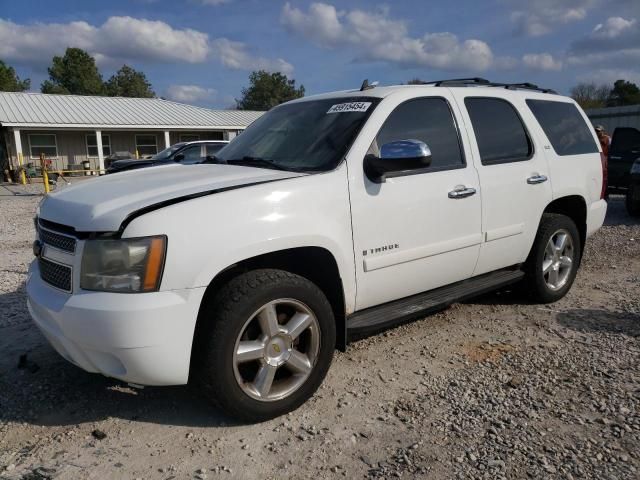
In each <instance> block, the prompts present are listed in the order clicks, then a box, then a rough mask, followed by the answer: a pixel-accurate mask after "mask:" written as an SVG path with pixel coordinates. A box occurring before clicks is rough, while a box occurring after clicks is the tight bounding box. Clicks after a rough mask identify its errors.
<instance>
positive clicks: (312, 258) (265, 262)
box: [191, 247, 347, 366]
mask: <svg viewBox="0 0 640 480" xmlns="http://www.w3.org/2000/svg"><path fill="white" fill-rule="evenodd" d="M258 268H275V269H279V270H285V271H288V272H291V273H295V274H296V275H300V276H302V277H305V278H306V279H308V280H310V281H311V282H313V283H315V284H316V285H317V286H318V288H320V290H322V292H323V293H324V294H325V295H326V297H327V299H328V300H329V303H330V304H331V308H332V310H333V314H334V317H335V321H336V348H338V349H339V350H342V351H344V350H345V349H346V342H347V339H346V307H345V296H344V295H345V294H344V286H343V282H342V278H341V276H340V270H339V268H338V263H337V261H336V259H335V257H334V256H333V254H332V253H331V252H330V251H329V250H327V249H325V248H323V247H295V248H288V249H284V250H278V251H275V252H269V253H265V254H261V255H257V256H255V257H250V258H247V259H244V260H242V261H239V262H236V263H234V264H232V265H229V266H228V267H227V268H225V269H223V270H222V271H220V272H219V273H218V274H217V275H216V276H215V277H214V278H213V279H212V280H211V282H210V283H209V285H208V286H207V288H206V291H205V294H204V296H203V299H202V303H201V305H200V309H199V313H198V319H197V322H196V327H195V331H194V335H193V346H192V353H191V359H192V362H191V363H192V366H193V358H194V352H195V350H196V349H197V339H198V338H199V334H200V332H201V331H202V329H203V325H204V322H205V321H206V320H205V319H204V318H201V314H202V311H203V306H204V304H205V302H207V301H208V299H209V298H211V295H212V294H213V292H215V291H217V290H218V289H219V288H220V287H221V286H222V285H224V284H226V283H228V282H229V281H230V280H232V279H233V278H235V277H236V276H238V275H241V274H243V273H246V272H248V271H251V270H255V269H258Z"/></svg>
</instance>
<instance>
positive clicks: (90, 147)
mask: <svg viewBox="0 0 640 480" xmlns="http://www.w3.org/2000/svg"><path fill="white" fill-rule="evenodd" d="M101 137H102V155H103V156H104V157H108V156H109V155H111V135H101ZM87 156H88V157H95V158H97V157H98V143H97V138H96V134H95V133H94V134H89V135H87Z"/></svg>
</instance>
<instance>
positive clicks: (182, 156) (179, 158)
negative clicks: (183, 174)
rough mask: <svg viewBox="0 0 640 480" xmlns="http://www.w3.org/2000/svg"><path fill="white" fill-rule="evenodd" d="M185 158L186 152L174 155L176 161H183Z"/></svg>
mask: <svg viewBox="0 0 640 480" xmlns="http://www.w3.org/2000/svg"><path fill="white" fill-rule="evenodd" d="M183 160H184V153H179V154H177V155H176V156H175V157H173V161H174V162H181V161H183Z"/></svg>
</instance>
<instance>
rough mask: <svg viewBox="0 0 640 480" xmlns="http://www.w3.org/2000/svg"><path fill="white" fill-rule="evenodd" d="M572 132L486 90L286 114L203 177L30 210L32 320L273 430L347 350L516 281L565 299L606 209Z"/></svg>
mask: <svg viewBox="0 0 640 480" xmlns="http://www.w3.org/2000/svg"><path fill="white" fill-rule="evenodd" d="M588 125H589V123H588V120H587V117H586V116H585V114H584V113H583V112H582V110H581V109H580V107H578V106H577V105H576V103H575V102H574V101H573V100H571V99H570V98H566V97H563V96H560V95H556V94H553V93H549V91H546V90H542V89H538V88H537V87H535V86H533V85H529V84H519V85H505V84H493V83H489V82H488V81H486V80H482V79H469V80H454V81H441V82H434V83H431V84H425V85H411V86H392V87H381V88H372V87H370V86H368V84H367V83H366V82H365V83H364V84H363V87H362V88H361V89H359V90H352V91H344V92H336V93H329V94H326V95H318V96H313V97H308V98H304V99H300V100H295V101H293V102H289V103H286V104H283V105H280V106H278V107H276V108H274V109H272V110H271V111H269V112H268V113H266V114H265V115H264V116H262V117H261V118H260V119H259V120H257V121H256V122H255V123H254V124H253V125H251V126H250V127H249V128H248V129H247V130H246V131H245V132H244V133H242V135H240V136H239V137H238V138H237V139H235V140H234V141H233V142H231V143H230V144H229V145H228V146H226V147H225V148H224V149H222V150H221V151H220V152H219V154H218V156H217V157H216V158H215V159H214V163H212V164H205V165H190V166H184V165H169V166H161V167H157V168H153V169H148V170H145V171H132V172H124V173H119V174H115V175H109V176H106V177H103V178H100V179H96V180H91V181H87V182H84V183H78V184H77V185H74V186H72V187H70V188H68V189H66V190H63V191H60V192H59V193H54V194H51V195H49V196H48V197H46V198H45V199H44V201H43V202H42V204H41V205H40V207H39V211H38V213H37V218H36V226H37V236H38V239H37V240H36V242H35V243H34V252H35V254H36V255H37V259H36V260H35V261H34V262H33V264H32V265H31V268H30V274H29V280H28V283H27V291H28V297H29V299H28V304H29V310H30V312H31V315H32V316H33V319H34V320H35V322H36V324H37V325H38V326H39V327H40V329H41V330H42V332H43V333H44V334H45V336H46V337H47V338H48V339H49V341H50V342H51V344H52V345H53V346H54V348H55V349H56V350H57V351H58V352H59V353H60V354H61V355H62V356H63V357H65V358H66V359H68V360H69V361H71V362H73V363H74V364H76V365H78V366H79V367H81V368H83V369H85V370H87V371H90V372H99V373H102V374H103V375H107V376H109V377H115V378H118V379H122V380H124V381H126V382H130V383H133V384H141V385H179V384H186V383H187V382H188V381H190V380H191V381H193V382H197V383H198V384H199V385H200V386H201V387H202V389H203V391H204V392H205V394H206V395H207V396H208V397H209V398H210V399H211V400H212V401H214V402H215V403H216V404H217V405H219V406H220V407H221V408H222V409H224V410H225V411H226V412H228V413H229V414H230V415H232V416H235V417H238V418H240V419H243V420H248V421H257V420H262V419H266V418H271V417H274V416H277V415H281V414H283V413H285V412H288V411H290V410H292V409H294V408H296V407H297V406H299V405H300V404H302V403H303V402H304V401H305V400H307V399H308V398H309V397H310V396H311V395H312V394H313V393H314V392H315V390H316V389H317V388H318V386H319V385H320V383H321V382H322V380H323V378H324V376H325V374H326V373H327V370H328V369H329V365H330V363H331V358H332V356H333V351H334V349H335V348H339V349H344V348H346V345H347V342H348V339H349V338H350V337H351V338H353V335H363V334H369V333H371V332H374V331H379V330H380V329H383V328H387V327H389V326H391V325H394V324H397V323H398V322H403V321H408V320H411V319H415V318H419V317H421V316H423V315H425V313H428V312H431V311H434V310H436V309H439V308H442V307H443V306H446V305H448V304H451V303H452V302H455V301H458V300H460V299H465V298H469V297H471V296H473V295H478V294H480V293H483V292H486V291H489V290H492V289H496V288H499V287H502V286H505V285H507V284H511V283H515V282H524V283H525V285H526V288H527V289H528V291H529V292H530V294H531V296H532V297H533V298H534V299H535V300H537V301H540V302H553V301H555V300H558V299H559V298H561V297H562V296H563V295H565V294H566V293H567V291H568V290H569V288H570V287H571V284H572V282H573V280H574V278H575V276H576V271H577V269H578V266H579V264H580V259H581V255H582V251H583V245H584V242H585V240H586V238H587V237H588V236H589V235H591V234H592V233H594V232H595V231H596V230H597V229H598V228H599V227H600V226H601V225H602V223H603V220H604V216H605V212H606V202H605V201H604V199H603V198H604V189H603V165H604V164H603V163H602V158H601V155H600V147H599V143H598V141H597V138H596V136H595V133H594V132H593V131H592V129H591V128H590V127H589V126H588Z"/></svg>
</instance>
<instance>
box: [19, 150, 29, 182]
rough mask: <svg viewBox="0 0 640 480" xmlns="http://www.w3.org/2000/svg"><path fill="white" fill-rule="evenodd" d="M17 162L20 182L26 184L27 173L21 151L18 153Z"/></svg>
mask: <svg viewBox="0 0 640 480" xmlns="http://www.w3.org/2000/svg"><path fill="white" fill-rule="evenodd" d="M18 163H19V165H20V167H21V169H20V183H22V185H26V184H27V175H26V173H25V171H24V160H23V158H22V153H19V154H18Z"/></svg>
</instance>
